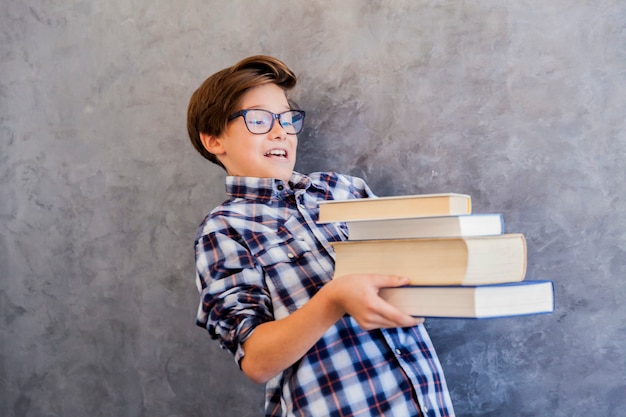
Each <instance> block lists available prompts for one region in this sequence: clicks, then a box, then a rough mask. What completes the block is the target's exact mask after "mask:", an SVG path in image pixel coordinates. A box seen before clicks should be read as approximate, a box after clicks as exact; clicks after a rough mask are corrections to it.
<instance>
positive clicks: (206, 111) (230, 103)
mask: <svg viewBox="0 0 626 417" xmlns="http://www.w3.org/2000/svg"><path fill="white" fill-rule="evenodd" d="M269 83H273V84H276V85H277V86H279V87H281V88H282V89H283V90H285V91H287V90H290V89H292V88H293V87H294V86H295V85H296V76H295V74H294V73H293V71H291V70H290V69H289V68H288V67H287V65H285V64H284V63H283V62H281V61H280V60H278V59H276V58H272V57H271V56H266V55H256V56H251V57H249V58H246V59H243V60H241V61H239V62H238V63H236V64H235V65H233V66H232V67H229V68H225V69H223V70H221V71H218V72H216V73H215V74H213V75H211V76H210V77H209V78H207V79H206V80H205V81H204V82H203V83H202V85H201V86H200V88H198V89H197V90H196V91H195V92H194V93H193V94H192V96H191V99H190V100H189V107H188V108H187V131H188V133H189V139H191V143H192V144H193V146H194V148H196V150H197V151H198V152H200V154H201V155H202V156H204V157H205V158H206V159H208V160H209V161H211V162H213V163H215V164H217V165H220V166H222V167H223V165H222V164H221V163H220V162H219V161H218V159H217V157H216V156H215V155H213V154H212V153H210V152H209V151H207V150H206V148H205V147H204V146H203V145H202V141H201V140H200V133H205V134H207V135H211V136H219V135H221V134H222V133H223V132H224V129H226V123H228V120H227V119H228V117H229V116H230V115H231V114H233V113H234V112H236V111H237V110H238V109H237V106H238V105H239V102H240V100H241V97H242V96H243V95H244V94H245V93H246V92H247V91H248V90H250V89H251V88H254V87H258V86H261V85H265V84H269Z"/></svg>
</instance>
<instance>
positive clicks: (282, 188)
mask: <svg viewBox="0 0 626 417" xmlns="http://www.w3.org/2000/svg"><path fill="white" fill-rule="evenodd" d="M276 189H277V190H278V191H282V190H284V189H285V187H284V186H283V185H282V184H278V185H277V186H276Z"/></svg>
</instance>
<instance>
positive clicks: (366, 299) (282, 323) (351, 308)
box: [241, 275, 423, 383]
mask: <svg viewBox="0 0 626 417" xmlns="http://www.w3.org/2000/svg"><path fill="white" fill-rule="evenodd" d="M407 283H408V280H407V279H405V278H401V277H396V276H387V275H346V276H343V277H340V278H338V279H333V280H331V281H330V282H329V283H328V284H326V285H325V286H324V287H322V289H321V290H320V291H319V292H318V293H317V294H316V295H315V296H314V297H313V298H311V300H309V301H308V302H307V303H306V304H305V305H304V306H303V307H302V308H300V309H299V310H297V311H295V312H294V313H293V314H291V315H289V316H287V317H285V318H283V319H280V320H276V321H270V322H266V323H263V324H261V325H259V326H257V328H256V329H255V330H254V333H252V335H251V336H250V338H249V339H248V340H247V341H246V342H245V343H244V345H243V348H244V351H245V356H244V357H243V359H242V361H241V368H242V370H243V372H244V373H245V374H246V375H247V376H248V377H249V378H250V379H252V380H253V381H255V382H259V383H262V382H266V381H267V380H268V379H270V378H272V377H273V376H275V375H276V374H278V373H279V372H281V371H283V370H284V369H286V368H288V367H289V366H291V365H292V364H294V363H295V362H296V361H297V360H299V359H300V358H301V357H302V356H304V354H305V353H306V352H307V351H308V350H309V349H310V348H311V347H312V346H313V345H314V344H315V343H316V342H317V341H318V340H319V339H320V338H321V337H322V335H323V334H324V333H325V332H326V331H327V330H328V329H329V328H330V327H331V326H332V325H333V324H334V323H335V322H337V320H339V319H340V318H341V317H343V315H344V314H350V315H351V316H352V317H353V318H354V319H355V320H356V321H357V322H358V323H359V325H360V326H361V327H362V328H364V329H366V330H371V329H376V328H383V327H408V326H415V325H417V324H419V323H421V322H423V319H416V318H413V317H411V316H409V315H406V314H404V313H402V312H401V311H399V310H398V309H396V308H395V307H393V306H391V305H390V304H388V303H386V302H385V301H384V300H383V299H381V298H380V297H379V296H378V290H379V289H380V288H382V287H396V286H401V285H406V284H407Z"/></svg>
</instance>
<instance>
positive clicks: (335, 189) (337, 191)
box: [309, 171, 374, 200]
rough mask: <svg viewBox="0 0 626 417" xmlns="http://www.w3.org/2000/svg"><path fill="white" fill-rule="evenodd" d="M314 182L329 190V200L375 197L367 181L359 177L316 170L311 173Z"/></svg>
mask: <svg viewBox="0 0 626 417" xmlns="http://www.w3.org/2000/svg"><path fill="white" fill-rule="evenodd" d="M309 177H310V178H311V180H312V182H313V184H315V185H316V186H318V187H321V188H325V189H326V190H327V191H328V192H329V194H330V195H329V197H330V198H329V200H347V199H353V198H365V197H374V193H373V192H372V190H371V189H370V188H369V186H368V185H367V183H366V182H365V181H364V180H363V179H362V178H359V177H354V176H351V175H345V174H339V173H337V172H332V171H330V172H314V173H312V174H309Z"/></svg>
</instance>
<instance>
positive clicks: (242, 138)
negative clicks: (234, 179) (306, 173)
mask: <svg viewBox="0 0 626 417" xmlns="http://www.w3.org/2000/svg"><path fill="white" fill-rule="evenodd" d="M248 109H263V110H268V111H270V112H272V113H275V114H279V113H282V112H285V111H287V110H290V107H289V103H288V102H287V97H285V93H284V91H283V90H282V89H281V88H280V87H278V86H277V85H275V84H266V85H262V86H260V87H255V88H253V89H251V90H249V91H248V92H247V93H246V94H244V96H243V97H242V99H241V103H240V107H239V109H238V110H248ZM203 143H204V146H205V147H206V148H207V150H208V151H209V152H211V153H213V154H215V155H216V156H217V157H218V158H219V160H220V162H221V163H222V164H223V165H224V167H226V172H227V173H228V175H234V176H239V177H259V178H278V179H282V180H284V181H289V178H291V174H292V172H293V169H294V166H295V164H296V148H297V145H298V138H297V136H296V135H288V134H287V133H286V132H285V130H284V129H283V127H282V126H281V125H280V123H278V120H275V121H274V126H272V129H271V130H270V131H269V132H268V133H265V134H261V135H259V134H253V133H250V131H248V129H247V127H246V122H245V120H244V118H243V117H237V118H235V119H233V120H231V121H230V122H228V124H227V126H226V130H225V131H224V133H223V134H222V135H220V136H217V137H210V138H207V137H203Z"/></svg>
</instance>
